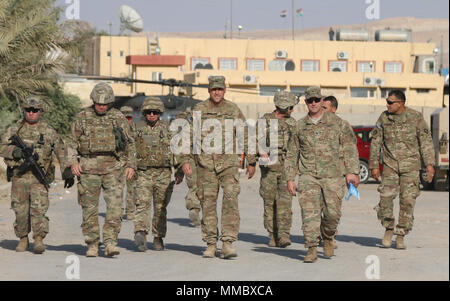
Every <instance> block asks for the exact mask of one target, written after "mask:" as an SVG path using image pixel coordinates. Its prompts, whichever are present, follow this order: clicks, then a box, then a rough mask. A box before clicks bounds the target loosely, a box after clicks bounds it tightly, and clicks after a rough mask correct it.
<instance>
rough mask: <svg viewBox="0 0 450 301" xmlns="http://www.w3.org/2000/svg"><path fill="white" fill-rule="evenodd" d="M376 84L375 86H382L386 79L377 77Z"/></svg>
mask: <svg viewBox="0 0 450 301" xmlns="http://www.w3.org/2000/svg"><path fill="white" fill-rule="evenodd" d="M376 84H377V86H384V85H386V81H385V80H384V79H383V78H377V79H376Z"/></svg>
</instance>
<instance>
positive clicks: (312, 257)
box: [303, 247, 317, 263]
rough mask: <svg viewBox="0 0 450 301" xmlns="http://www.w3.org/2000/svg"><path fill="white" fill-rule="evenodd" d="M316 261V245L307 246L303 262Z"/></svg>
mask: <svg viewBox="0 0 450 301" xmlns="http://www.w3.org/2000/svg"><path fill="white" fill-rule="evenodd" d="M316 261H317V247H309V249H308V253H307V254H306V256H305V258H304V259H303V262H306V263H313V262H316Z"/></svg>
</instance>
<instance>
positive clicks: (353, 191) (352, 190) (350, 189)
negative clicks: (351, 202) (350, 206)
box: [345, 183, 359, 201]
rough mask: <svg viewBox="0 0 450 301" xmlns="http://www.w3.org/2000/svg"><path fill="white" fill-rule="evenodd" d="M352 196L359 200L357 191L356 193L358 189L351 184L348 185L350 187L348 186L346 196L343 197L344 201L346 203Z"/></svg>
mask: <svg viewBox="0 0 450 301" xmlns="http://www.w3.org/2000/svg"><path fill="white" fill-rule="evenodd" d="M352 195H353V196H354V197H355V198H357V199H358V200H359V191H358V189H356V187H355V186H354V185H353V183H350V185H349V186H348V192H347V195H346V196H345V200H346V201H348V199H349V198H350V196H352Z"/></svg>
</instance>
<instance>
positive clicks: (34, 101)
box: [23, 95, 44, 110]
mask: <svg viewBox="0 0 450 301" xmlns="http://www.w3.org/2000/svg"><path fill="white" fill-rule="evenodd" d="M23 108H24V109H26V108H36V109H41V110H44V100H43V99H42V97H41V96H38V95H29V96H28V97H27V98H25V101H24V102H23Z"/></svg>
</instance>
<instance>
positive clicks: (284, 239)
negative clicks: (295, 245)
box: [278, 235, 291, 248]
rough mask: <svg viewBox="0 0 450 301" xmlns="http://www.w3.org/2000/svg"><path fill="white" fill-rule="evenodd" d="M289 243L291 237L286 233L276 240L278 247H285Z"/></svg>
mask: <svg viewBox="0 0 450 301" xmlns="http://www.w3.org/2000/svg"><path fill="white" fill-rule="evenodd" d="M290 245H291V239H290V238H289V236H288V235H282V236H281V238H280V239H279V240H278V246H279V247H280V248H286V247H287V246H290Z"/></svg>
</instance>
